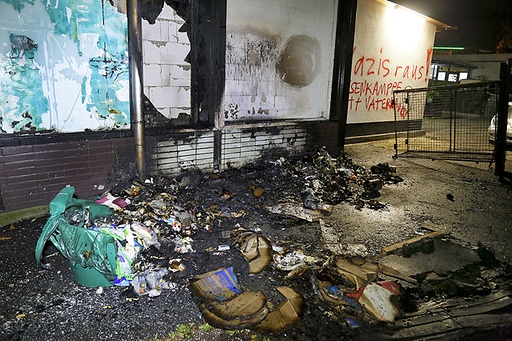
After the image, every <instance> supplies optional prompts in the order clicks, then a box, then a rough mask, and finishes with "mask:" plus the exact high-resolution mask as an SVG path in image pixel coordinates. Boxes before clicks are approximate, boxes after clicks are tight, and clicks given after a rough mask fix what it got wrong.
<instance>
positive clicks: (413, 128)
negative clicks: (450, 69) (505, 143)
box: [393, 82, 498, 162]
mask: <svg viewBox="0 0 512 341" xmlns="http://www.w3.org/2000/svg"><path fill="white" fill-rule="evenodd" d="M497 96H498V82H485V83H483V82H482V83H474V84H466V85H454V86H437V87H429V88H420V89H405V90H397V91H394V92H393V100H394V104H395V108H394V109H395V127H396V129H395V134H396V144H395V151H396V154H395V156H396V157H418V158H431V159H445V160H460V161H477V162H479V161H482V162H486V161H488V162H492V160H493V155H494V146H493V145H492V144H491V143H489V133H488V128H489V124H490V121H491V118H492V117H493V115H494V114H495V113H496V105H497Z"/></svg>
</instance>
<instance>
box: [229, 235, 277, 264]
mask: <svg viewBox="0 0 512 341" xmlns="http://www.w3.org/2000/svg"><path fill="white" fill-rule="evenodd" d="M233 239H234V244H235V245H238V250H240V252H241V253H242V255H243V256H244V258H245V260H246V261H247V262H248V263H249V269H250V273H252V274H256V273H260V272H262V271H263V270H264V269H265V268H266V267H267V266H268V265H269V264H270V263H271V262H272V244H271V243H270V241H269V240H268V239H267V238H265V237H263V236H261V235H259V234H257V233H255V232H252V231H247V230H244V229H238V230H235V231H233Z"/></svg>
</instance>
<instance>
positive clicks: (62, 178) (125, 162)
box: [0, 137, 135, 211]
mask: <svg viewBox="0 0 512 341" xmlns="http://www.w3.org/2000/svg"><path fill="white" fill-rule="evenodd" d="M133 143H134V142H133V137H125V138H112V139H102V140H86V141H64V142H56V143H46V144H36V145H22V146H5V147H0V170H2V172H1V173H0V200H1V202H0V204H1V205H0V208H1V207H2V205H3V209H4V211H13V210H17V209H22V208H27V207H31V206H39V205H47V204H48V203H49V202H50V201H51V200H52V199H53V198H54V197H55V195H56V194H57V193H58V192H59V191H60V190H61V189H62V188H64V187H65V186H66V185H72V186H75V189H76V195H77V197H80V198H84V199H91V198H93V197H94V196H96V195H99V194H101V193H103V192H105V191H107V190H108V189H109V188H110V187H111V186H112V184H111V183H110V182H109V179H116V174H115V172H116V171H117V170H119V169H121V170H124V169H128V168H129V167H133V165H134V164H135V156H134V147H133V145H134V144H133ZM128 173H129V172H128ZM132 173H133V171H132Z"/></svg>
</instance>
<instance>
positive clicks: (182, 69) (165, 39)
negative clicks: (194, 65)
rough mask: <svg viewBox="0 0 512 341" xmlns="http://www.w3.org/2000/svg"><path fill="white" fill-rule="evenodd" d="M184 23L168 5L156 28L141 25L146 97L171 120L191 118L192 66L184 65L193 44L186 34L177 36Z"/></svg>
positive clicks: (181, 33)
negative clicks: (179, 116) (181, 116)
mask: <svg viewBox="0 0 512 341" xmlns="http://www.w3.org/2000/svg"><path fill="white" fill-rule="evenodd" d="M183 23H184V21H183V19H181V18H180V17H179V16H178V15H176V13H175V11H174V10H173V9H172V8H171V7H169V6H167V5H164V7H163V10H162V12H161V13H160V15H159V16H158V18H157V19H156V21H155V24H153V25H150V24H149V23H148V22H147V21H146V20H143V21H142V54H143V81H144V93H145V94H146V96H147V97H148V98H149V99H150V101H151V102H152V103H153V105H154V106H155V107H156V109H158V111H159V112H160V113H161V114H162V115H164V116H165V117H167V118H169V119H173V118H177V117H178V115H179V114H180V113H186V114H188V115H190V64H189V63H186V62H185V61H184V59H185V57H186V56H187V54H188V53H189V51H190V42H189V40H188V37H187V34H186V33H184V32H178V29H179V28H180V27H181V25H183Z"/></svg>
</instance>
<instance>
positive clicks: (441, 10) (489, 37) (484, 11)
mask: <svg viewBox="0 0 512 341" xmlns="http://www.w3.org/2000/svg"><path fill="white" fill-rule="evenodd" d="M391 1H392V2H394V3H396V4H399V5H403V6H406V7H408V8H410V9H412V10H415V11H417V12H419V13H421V14H424V15H426V16H428V17H430V18H432V19H436V20H438V21H441V22H443V23H445V24H448V25H450V26H457V30H452V31H443V32H438V33H437V34H436V41H435V46H463V47H466V48H468V47H477V48H480V49H486V50H494V49H495V48H496V45H497V44H498V42H499V41H500V40H501V38H503V36H504V33H503V32H504V30H505V29H506V28H507V27H509V31H510V30H511V29H510V27H512V0H396V1H395V0H391Z"/></svg>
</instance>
